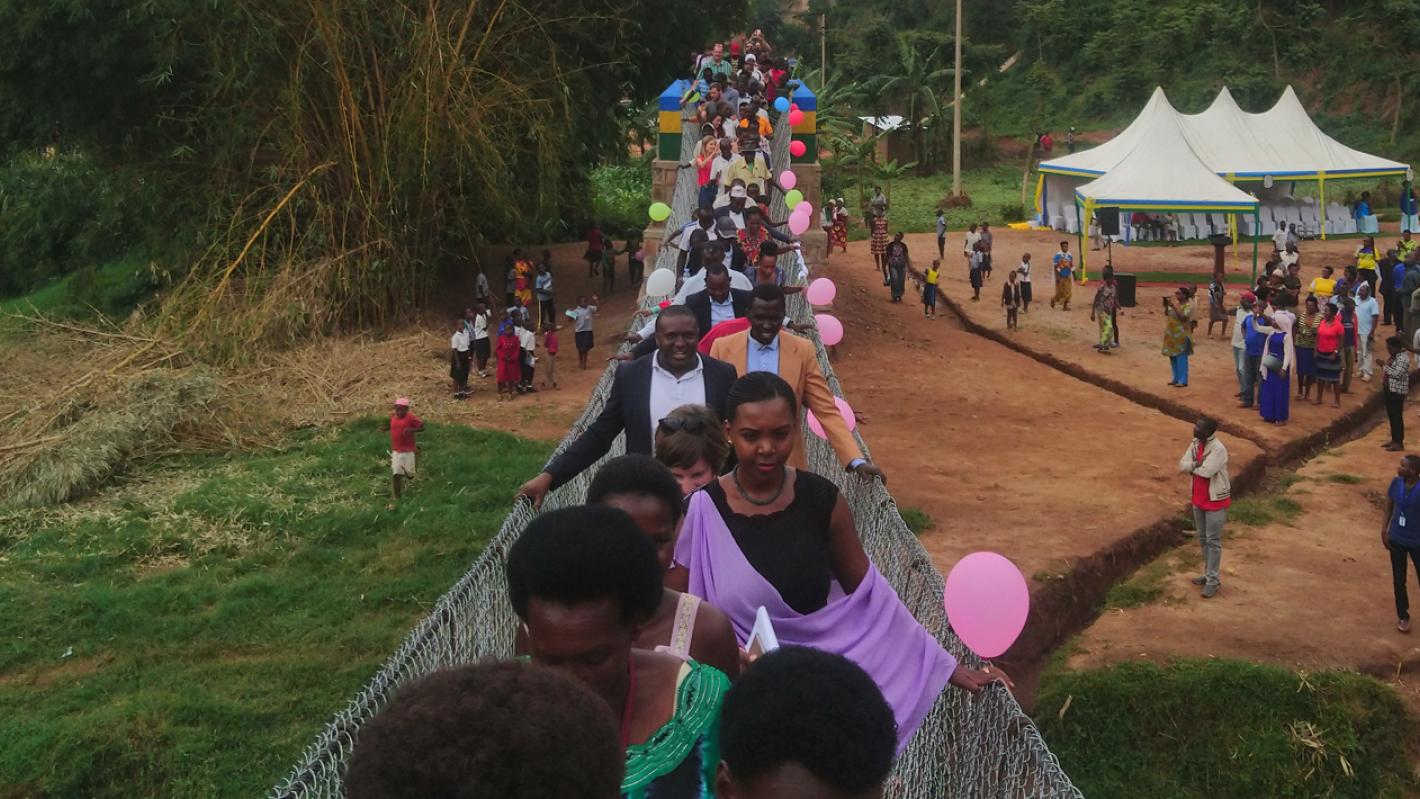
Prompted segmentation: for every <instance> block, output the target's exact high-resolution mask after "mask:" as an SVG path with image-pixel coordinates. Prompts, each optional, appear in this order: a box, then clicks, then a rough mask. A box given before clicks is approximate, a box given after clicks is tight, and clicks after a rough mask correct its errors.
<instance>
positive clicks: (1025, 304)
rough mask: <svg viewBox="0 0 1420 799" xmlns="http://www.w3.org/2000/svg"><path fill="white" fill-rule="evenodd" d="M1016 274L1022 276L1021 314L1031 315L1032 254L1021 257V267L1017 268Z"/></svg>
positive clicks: (1020, 281)
mask: <svg viewBox="0 0 1420 799" xmlns="http://www.w3.org/2000/svg"><path fill="white" fill-rule="evenodd" d="M1016 274H1017V275H1020V279H1019V280H1018V282H1019V283H1020V284H1021V313H1030V301H1031V294H1030V292H1031V288H1030V253H1025V254H1024V255H1022V256H1021V265H1020V266H1018V267H1016Z"/></svg>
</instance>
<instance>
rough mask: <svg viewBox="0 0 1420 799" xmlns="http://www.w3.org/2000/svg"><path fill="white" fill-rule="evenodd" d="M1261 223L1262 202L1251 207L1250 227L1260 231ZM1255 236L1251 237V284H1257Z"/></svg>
mask: <svg viewBox="0 0 1420 799" xmlns="http://www.w3.org/2000/svg"><path fill="white" fill-rule="evenodd" d="M1261 225H1262V203H1258V204H1257V207H1256V208H1253V209H1252V229H1253V230H1254V231H1260V230H1261V229H1262V228H1261ZM1257 239H1258V237H1257V236H1253V237H1252V285H1254V286H1256V285H1257Z"/></svg>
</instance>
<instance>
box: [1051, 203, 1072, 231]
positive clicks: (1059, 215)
mask: <svg viewBox="0 0 1420 799" xmlns="http://www.w3.org/2000/svg"><path fill="white" fill-rule="evenodd" d="M1072 207H1073V206H1072ZM1045 213H1046V216H1047V219H1046V224H1048V225H1050V227H1051V228H1053V229H1055V230H1064V229H1065V212H1064V211H1063V210H1061V206H1060V203H1049V202H1048V203H1046V204H1045Z"/></svg>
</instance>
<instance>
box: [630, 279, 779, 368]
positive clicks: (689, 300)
mask: <svg viewBox="0 0 1420 799" xmlns="http://www.w3.org/2000/svg"><path fill="white" fill-rule="evenodd" d="M753 299H754V294H753V292H749V291H744V290H742V289H732V288H730V273H729V272H728V271H727V270H726V269H725V267H724V265H723V264H714V265H711V266H707V267H705V290H704V291H697V292H695V293H694V294H691V295H689V296H687V297H686V298H685V303H684V305H685V307H686V308H689V309H690V312H691V313H693V314H695V323H696V324H697V325H699V326H700V335H702V336H703V335H705V334H706V333H709V332H710V328H712V327H714V326H715V315H714V313H713V311H712V310H711V306H712V304H713V305H719V306H720V308H721V310H722V312H723V311H729V312H730V313H731V314H733V315H732V316H731V317H730V318H732V319H739V318H741V317H743V316H744V315H745V314H747V313H749V304H750V301H751V300H753ZM663 313H664V312H663ZM720 321H722V322H723V321H725V319H723V318H722V319H721V320H720ZM657 338H659V336H658V337H657ZM656 347H657V344H656V339H655V338H648V339H646V340H644V341H641V342H638V343H637V344H636V346H635V347H632V348H631V357H632V358H640V357H643V356H645V355H647V354H649V353H651V352H654V351H655V350H656Z"/></svg>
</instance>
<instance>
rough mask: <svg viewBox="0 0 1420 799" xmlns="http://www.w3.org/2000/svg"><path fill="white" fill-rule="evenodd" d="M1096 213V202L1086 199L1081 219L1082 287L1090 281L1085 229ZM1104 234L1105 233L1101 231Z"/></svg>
mask: <svg viewBox="0 0 1420 799" xmlns="http://www.w3.org/2000/svg"><path fill="white" fill-rule="evenodd" d="M1094 213H1095V201H1094V200H1092V199H1089V198H1085V212H1084V215H1082V216H1081V217H1080V285H1081V286H1083V285H1085V284H1086V283H1088V282H1089V280H1090V268H1089V266H1087V265H1086V264H1085V227H1086V225H1087V224H1088V221H1087V220H1089V218H1090V217H1092V216H1094ZM1100 232H1101V233H1103V232H1104V231H1100Z"/></svg>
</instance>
